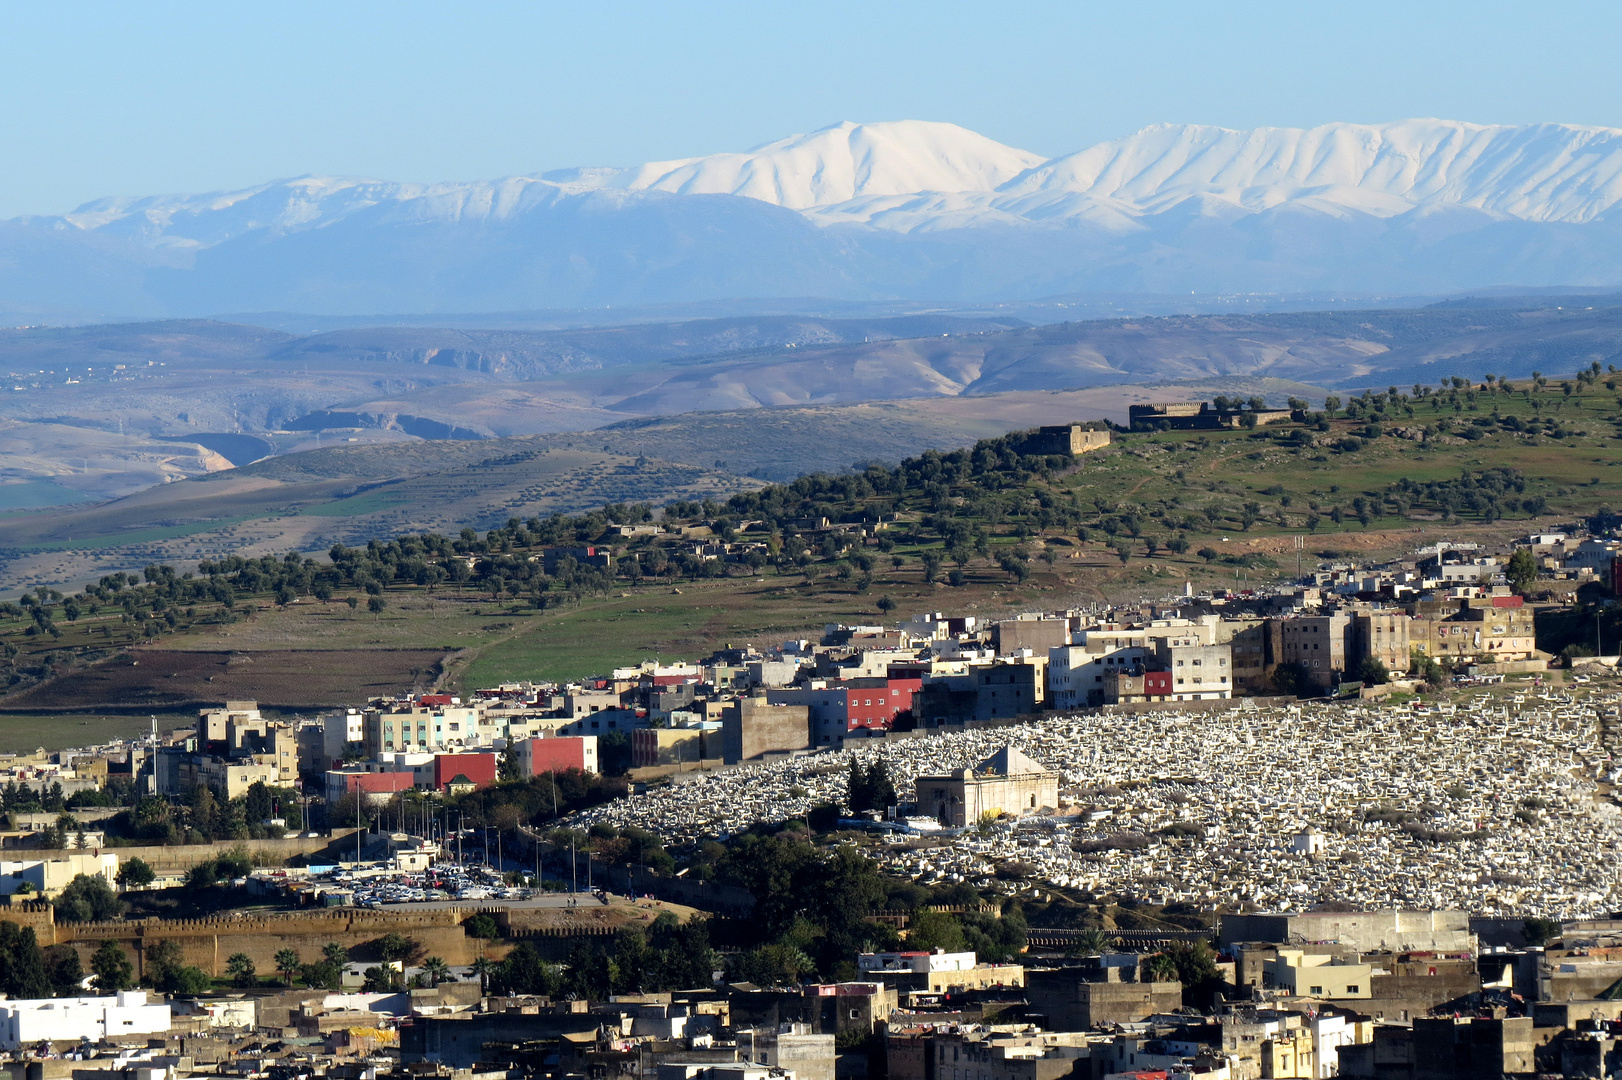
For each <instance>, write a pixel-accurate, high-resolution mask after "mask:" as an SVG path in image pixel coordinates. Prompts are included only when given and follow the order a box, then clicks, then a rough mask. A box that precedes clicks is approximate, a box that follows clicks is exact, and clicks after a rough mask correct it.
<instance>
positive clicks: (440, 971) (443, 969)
mask: <svg viewBox="0 0 1622 1080" xmlns="http://www.w3.org/2000/svg"><path fill="white" fill-rule="evenodd" d="M422 973H423V974H424V975H426V976H428V983H429V985H430V986H436V987H437V986H438V985H439V984H440V983H442V982H444V981H445V980H447V979H449V978H450V977H451V966H450V965H449V964H447V963H445V958H444V957H442V956H430V957H429V958H428V959H426V960H424V961H423V962H422Z"/></svg>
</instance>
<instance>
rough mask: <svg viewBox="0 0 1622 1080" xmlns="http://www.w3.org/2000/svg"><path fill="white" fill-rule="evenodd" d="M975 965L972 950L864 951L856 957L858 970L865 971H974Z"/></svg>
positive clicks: (921, 972)
mask: <svg viewBox="0 0 1622 1080" xmlns="http://www.w3.org/2000/svg"><path fill="white" fill-rule="evenodd" d="M974 965H975V954H974V953H972V952H953V953H949V952H945V951H942V950H940V949H937V950H935V951H934V952H923V951H919V952H879V953H862V954H860V955H859V956H857V957H856V970H857V971H860V972H864V973H869V972H875V971H910V972H912V973H914V974H918V975H921V974H924V973H925V972H930V971H973V970H974Z"/></svg>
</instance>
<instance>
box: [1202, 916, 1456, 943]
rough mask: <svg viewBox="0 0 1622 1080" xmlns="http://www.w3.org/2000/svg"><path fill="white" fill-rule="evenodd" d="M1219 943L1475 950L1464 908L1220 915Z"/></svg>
mask: <svg viewBox="0 0 1622 1080" xmlns="http://www.w3.org/2000/svg"><path fill="white" fill-rule="evenodd" d="M1221 919H1222V927H1221V938H1220V940H1221V942H1222V944H1224V945H1231V944H1234V943H1237V942H1242V941H1271V942H1277V943H1279V944H1285V943H1288V944H1294V945H1301V944H1314V943H1318V942H1330V941H1333V942H1339V943H1341V944H1343V945H1350V946H1352V947H1354V948H1356V949H1357V950H1358V951H1360V952H1420V951H1433V952H1451V953H1458V952H1469V951H1473V946H1474V941H1473V935H1472V934H1471V933H1470V919H1469V916H1467V915H1466V914H1465V913H1464V912H1462V911H1436V912H1430V911H1396V910H1385V911H1348V912H1340V911H1315V912H1306V913H1303V914H1262V915H1223V916H1222V917H1221Z"/></svg>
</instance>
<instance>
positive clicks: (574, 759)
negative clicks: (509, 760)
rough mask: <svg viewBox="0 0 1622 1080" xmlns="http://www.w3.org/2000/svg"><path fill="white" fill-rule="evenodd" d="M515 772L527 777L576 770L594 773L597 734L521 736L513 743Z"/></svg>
mask: <svg viewBox="0 0 1622 1080" xmlns="http://www.w3.org/2000/svg"><path fill="white" fill-rule="evenodd" d="M515 749H516V750H517V751H518V771H519V772H520V773H521V774H524V775H527V776H540V775H541V774H542V773H547V772H566V771H568V770H569V769H579V770H581V771H582V772H588V773H594V772H597V771H598V769H597V736H595V735H578V736H573V737H552V738H545V739H523V740H521V741H520V742H518V743H517V744H515Z"/></svg>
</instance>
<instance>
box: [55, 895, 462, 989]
mask: <svg viewBox="0 0 1622 1080" xmlns="http://www.w3.org/2000/svg"><path fill="white" fill-rule="evenodd" d="M471 914H473V910H472V909H462V908H444V909H439V910H434V911H410V912H391V911H364V910H355V909H348V908H345V909H334V910H331V911H322V912H311V913H308V914H306V913H302V912H300V913H291V914H266V915H255V916H251V917H245V918H217V919H137V920H115V921H110V922H94V923H58V924H56V926H55V935H54V938H52V939H51V940H47V939H45V938H44V937H43V936H42V937H41V940H40V944H41V945H48V944H58V945H60V944H68V945H72V946H73V947H74V948H75V949H76V950H78V952H79V956H80V960H81V961H82V962H83V963H84V964H85V966H86V970H88V969H89V963H90V956H91V954H92V953H94V952H95V951H96V949H97V948H99V947H100V946H101V943H102V942H103V941H107V940H109V939H111V940H113V941H117V942H118V943H119V944H120V945H122V946H123V947H124V949H125V950H126V951H127V952H129V953H130V956H131V958H132V959H133V960H134V961H135V965H136V973H137V975H140V974H142V972H143V970H144V967H143V963H144V959H145V950H146V949H147V948H148V947H149V946H150V945H151V944H152V943H153V942H156V941H175V942H178V943H179V945H180V949H181V954H182V956H184V958H185V962H186V963H188V964H195V965H196V966H198V967H200V968H202V969H203V970H204V971H206V972H208V973H209V974H210V975H214V976H223V975H225V974H226V970H225V964H226V960H227V958H229V957H230V956H231V955H232V954H234V953H239V952H240V953H247V954H248V956H249V957H251V958H252V959H253V962H254V965H255V966H256V967H257V968H258V971H259V974H260V975H261V976H272V975H274V973H275V969H276V953H277V952H279V951H280V950H282V949H294V950H296V951H297V952H298V954H299V957H300V959H301V960H302V961H304V962H305V963H313V962H315V961H316V960H318V959H319V958H320V956H321V950H322V949H323V948H324V947H325V946H326V945H327V944H328V943H329V942H337V943H338V944H340V945H342V946H344V948H346V949H348V950H349V951H350V954H351V956H352V958H353V959H355V960H371V959H380V958H379V957H377V956H376V955H375V948H376V945H375V943H376V942H377V940H378V939H379V938H382V937H384V936H385V935H387V934H391V933H393V934H401V935H404V936H405V937H409V938H411V939H413V940H415V941H416V942H417V943H418V944H419V945H420V946H421V947H422V955H424V956H439V957H443V958H444V960H445V962H446V963H448V964H453V965H463V964H471V963H473V961H474V960H476V959H478V956H479V942H478V941H477V940H475V939H474V938H470V937H468V936H467V934H466V932H464V931H463V929H462V926H461V924H462V920H463V919H465V918H466V917H467V916H469V915H471Z"/></svg>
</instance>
